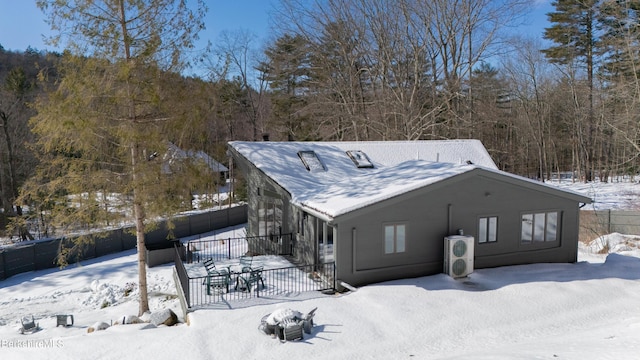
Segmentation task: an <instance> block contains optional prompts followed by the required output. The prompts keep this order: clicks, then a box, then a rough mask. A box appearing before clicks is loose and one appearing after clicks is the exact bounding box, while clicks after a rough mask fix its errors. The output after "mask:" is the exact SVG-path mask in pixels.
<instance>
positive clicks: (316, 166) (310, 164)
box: [298, 150, 326, 172]
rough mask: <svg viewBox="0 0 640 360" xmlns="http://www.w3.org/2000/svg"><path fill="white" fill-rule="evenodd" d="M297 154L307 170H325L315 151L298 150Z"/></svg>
mask: <svg viewBox="0 0 640 360" xmlns="http://www.w3.org/2000/svg"><path fill="white" fill-rule="evenodd" d="M298 156H299V157H300V160H302V163H303V164H304V167H305V168H307V170H309V171H311V172H317V171H325V170H326V169H325V168H324V165H323V164H322V162H321V161H320V159H318V155H316V152H315V151H313V150H307V151H298Z"/></svg>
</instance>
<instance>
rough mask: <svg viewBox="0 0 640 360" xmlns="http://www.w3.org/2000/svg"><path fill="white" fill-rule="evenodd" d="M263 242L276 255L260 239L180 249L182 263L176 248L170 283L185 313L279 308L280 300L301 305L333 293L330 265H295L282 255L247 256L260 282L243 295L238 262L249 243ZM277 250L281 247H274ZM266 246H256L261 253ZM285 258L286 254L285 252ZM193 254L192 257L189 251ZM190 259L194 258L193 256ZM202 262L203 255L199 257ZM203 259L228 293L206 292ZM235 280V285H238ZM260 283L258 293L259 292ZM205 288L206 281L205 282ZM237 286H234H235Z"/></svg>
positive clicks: (221, 289)
mask: <svg viewBox="0 0 640 360" xmlns="http://www.w3.org/2000/svg"><path fill="white" fill-rule="evenodd" d="M260 242H267V244H268V245H269V247H271V248H274V249H275V250H276V251H275V252H276V253H280V251H279V250H280V249H279V248H278V247H273V246H271V244H273V243H274V242H273V241H272V240H271V239H270V238H268V237H265V238H264V239H257V238H251V239H246V238H244V239H240V238H238V239H223V240H222V239H221V240H211V241H206V242H205V241H201V240H199V241H198V243H197V247H196V246H194V245H195V244H190V243H185V244H184V246H186V247H187V249H188V251H189V252H190V253H191V256H189V254H188V253H187V256H186V259H185V260H186V261H189V262H186V261H183V259H182V257H181V256H180V253H181V252H180V251H179V249H178V247H176V256H175V277H176V280H177V282H178V283H179V284H180V290H182V291H178V293H179V295H180V297H181V300H182V303H183V307H184V308H185V311H190V310H193V309H194V308H201V307H224V308H230V307H245V306H250V305H254V304H257V303H269V302H272V303H273V302H282V301H286V300H292V299H296V300H302V299H307V298H312V297H318V296H323V294H324V293H325V292H330V293H333V290H334V289H335V264H334V263H333V262H330V263H324V264H312V265H295V264H293V263H292V262H291V261H289V259H290V258H291V257H290V256H288V255H279V254H272V255H255V256H251V257H250V259H251V268H253V269H255V268H262V273H261V277H262V279H261V280H262V281H257V282H255V283H252V284H251V286H250V287H249V288H248V289H247V288H246V286H243V281H242V279H241V278H240V277H243V276H246V275H247V273H243V272H242V270H243V265H241V264H240V257H241V256H242V255H244V254H247V253H249V254H251V253H252V252H251V251H249V248H250V247H251V248H253V246H250V243H251V245H253V244H254V243H255V244H259V243H260ZM280 243H281V244H282V243H283V242H282V241H280ZM269 247H268V246H260V247H259V248H260V249H261V250H263V251H264V249H265V248H269ZM290 249H291V252H292V250H293V249H292V248H291V247H290ZM194 250H195V251H194ZM194 253H196V254H197V256H194V255H193V254H194ZM205 253H206V255H205V256H203V254H205ZM206 259H213V262H214V264H215V268H216V270H226V271H229V273H230V278H229V283H228V285H229V290H228V291H227V289H226V287H225V286H218V285H216V286H211V287H210V286H207V282H208V281H207V278H208V275H207V269H206V268H205V266H204V265H203V261H205V260H206ZM239 278H240V279H239ZM262 282H264V287H263V286H262ZM209 283H211V282H210V280H209ZM237 285H238V286H237Z"/></svg>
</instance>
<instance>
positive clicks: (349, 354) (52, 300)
mask: <svg viewBox="0 0 640 360" xmlns="http://www.w3.org/2000/svg"><path fill="white" fill-rule="evenodd" d="M634 186H635V185H634ZM630 187H631V188H632V189H633V188H634V187H633V186H630ZM623 191H627V190H623ZM615 195H616V192H615V191H612V192H610V193H609V195H607V196H608V197H607V196H604V195H603V196H601V198H602V199H611V198H615ZM618 200H619V198H618ZM618 200H615V199H612V200H608V203H609V204H614V203H615V201H618ZM621 207H623V206H622V205H618V206H617V207H616V208H621ZM230 231H233V234H235V232H237V231H238V229H237V228H234V229H231V230H230ZM233 234H232V235H226V234H224V233H222V234H220V233H218V234H216V235H215V236H216V237H218V238H220V237H222V238H225V237H235V236H234V235H233ZM212 236H214V235H212ZM203 238H204V237H203ZM639 247H640V236H632V235H623V234H609V235H607V236H603V237H600V238H598V239H594V241H593V242H591V243H590V244H581V245H580V248H579V262H578V263H576V264H533V265H521V266H509V267H501V268H494V269H480V270H476V271H475V272H474V273H472V274H471V275H470V276H469V277H468V278H464V279H457V280H454V279H452V278H450V277H448V276H446V275H444V274H439V275H433V276H426V277H420V278H413V279H405V280H397V281H390V282H384V283H379V284H373V285H369V286H365V287H361V288H359V289H358V290H357V291H355V292H349V293H344V294H336V295H321V296H318V297H315V298H312V299H306V300H301V301H294V300H292V301H288V302H283V303H278V304H266V305H265V304H260V303H257V302H256V304H255V305H254V306H248V307H247V306H246V303H243V305H242V306H241V307H240V306H234V304H233V302H229V303H228V304H226V305H227V307H226V308H224V309H220V308H216V309H199V310H197V311H195V312H193V313H191V314H190V315H189V317H188V321H189V324H188V325H187V324H186V321H185V319H184V317H182V313H181V309H180V306H179V302H178V300H177V298H176V290H175V284H174V281H173V270H172V268H173V267H172V265H164V266H158V267H154V268H150V269H148V283H149V295H150V307H151V310H152V311H158V310H160V309H165V308H170V309H172V310H174V312H176V313H177V314H179V315H180V316H181V318H180V320H181V321H182V323H180V324H179V325H177V326H174V327H166V326H160V327H158V328H155V329H147V328H143V326H142V325H116V326H111V327H110V328H108V329H107V330H104V331H98V332H94V333H87V329H88V327H90V326H92V325H93V324H95V323H96V322H98V321H104V322H106V323H115V322H119V321H120V320H121V319H122V318H123V317H125V316H128V315H137V311H138V304H137V299H136V296H137V294H138V293H137V287H136V286H133V285H132V284H135V283H136V282H137V267H136V266H137V265H136V255H135V252H134V251H127V252H123V253H118V254H113V255H110V256H105V257H102V258H98V259H93V260H90V261H85V262H82V263H81V264H77V265H72V266H70V267H68V268H66V269H62V270H61V269H50V270H43V271H37V272H30V273H24V274H20V275H16V276H13V277H11V278H9V279H6V280H4V281H0V356H1V357H2V359H30V360H31V359H42V358H52V359H123V358H125V359H128V358H133V357H135V356H144V358H145V359H147V358H148V359H176V358H184V359H283V358H287V359H290V358H304V359H321V358H322V359H324V358H331V359H344V358H349V359H401V358H414V359H552V358H553V359H556V358H558V359H637V358H638V354H640V335H639V334H640V307H638V304H639V303H640V250H639ZM603 249H604V250H603ZM129 292H130V293H129ZM315 307H317V308H318V310H317V312H316V315H315V318H314V319H315V326H314V328H313V329H312V333H311V334H309V335H306V336H305V339H304V340H303V341H293V342H286V343H283V342H280V341H279V340H277V339H274V338H272V337H270V336H267V335H264V334H263V333H261V332H260V331H259V330H258V325H259V324H260V319H261V318H262V317H263V316H264V315H266V314H269V313H272V312H273V311H275V310H279V309H293V310H296V311H300V312H302V313H305V312H308V311H310V310H311V309H313V308H315ZM56 314H73V315H74V320H75V323H74V325H73V326H72V327H68V328H63V327H56V326H55V325H56V319H55V315H56ZM31 315H33V316H34V317H35V319H36V321H37V322H38V323H39V325H40V327H41V328H42V329H41V330H40V331H38V332H35V333H33V334H26V335H21V334H20V333H19V332H18V329H19V327H20V318H21V317H23V316H31Z"/></svg>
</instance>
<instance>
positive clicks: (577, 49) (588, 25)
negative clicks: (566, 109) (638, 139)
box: [542, 0, 598, 181]
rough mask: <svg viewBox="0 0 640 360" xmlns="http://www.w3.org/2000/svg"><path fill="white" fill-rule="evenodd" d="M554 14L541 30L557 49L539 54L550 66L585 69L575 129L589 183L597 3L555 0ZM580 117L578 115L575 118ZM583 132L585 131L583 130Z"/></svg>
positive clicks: (584, 0)
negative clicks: (583, 105) (582, 109)
mask: <svg viewBox="0 0 640 360" xmlns="http://www.w3.org/2000/svg"><path fill="white" fill-rule="evenodd" d="M551 4H552V5H553V6H554V7H555V9H556V11H555V12H551V13H549V14H548V16H549V21H550V22H551V23H552V25H551V27H548V28H546V29H545V32H544V38H545V39H548V40H551V41H553V42H554V43H556V44H557V45H555V46H551V47H549V48H547V49H544V50H542V52H543V53H544V54H545V56H546V57H547V58H548V59H549V60H550V61H551V62H553V63H557V64H560V65H570V66H573V65H575V64H577V63H582V64H584V65H585V68H586V69H585V70H586V75H587V86H588V98H587V101H588V104H587V109H588V113H587V115H586V118H587V119H586V126H576V128H577V130H576V131H578V132H582V131H584V132H586V134H585V135H582V134H580V133H579V134H576V136H577V137H578V138H579V139H580V141H578V143H579V144H580V153H581V154H582V156H581V158H582V163H583V166H582V169H583V171H584V180H585V181H591V180H592V179H593V161H594V150H593V149H594V144H595V139H594V137H595V119H594V114H593V84H594V79H593V75H594V59H595V49H596V46H597V38H596V34H595V21H596V14H597V5H598V1H597V0H557V1H554V2H552V3H551ZM576 116H577V117H580V115H579V114H577V115H576ZM583 128H586V129H583Z"/></svg>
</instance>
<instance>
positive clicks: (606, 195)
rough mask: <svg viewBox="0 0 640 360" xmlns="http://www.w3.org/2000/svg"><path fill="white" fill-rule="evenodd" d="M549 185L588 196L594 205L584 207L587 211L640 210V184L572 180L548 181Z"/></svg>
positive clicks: (626, 181) (616, 181)
mask: <svg viewBox="0 0 640 360" xmlns="http://www.w3.org/2000/svg"><path fill="white" fill-rule="evenodd" d="M546 184H547V185H552V186H557V187H559V188H561V189H566V190H570V191H574V192H577V193H580V194H582V195H585V196H588V197H590V198H591V199H592V200H593V204H588V205H586V206H585V207H584V209H585V210H640V202H639V201H638V199H640V182H638V181H637V180H635V181H628V180H623V181H618V180H616V179H613V180H612V181H610V182H601V181H592V182H588V183H584V182H572V181H570V180H562V181H548V182H547V183H546Z"/></svg>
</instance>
